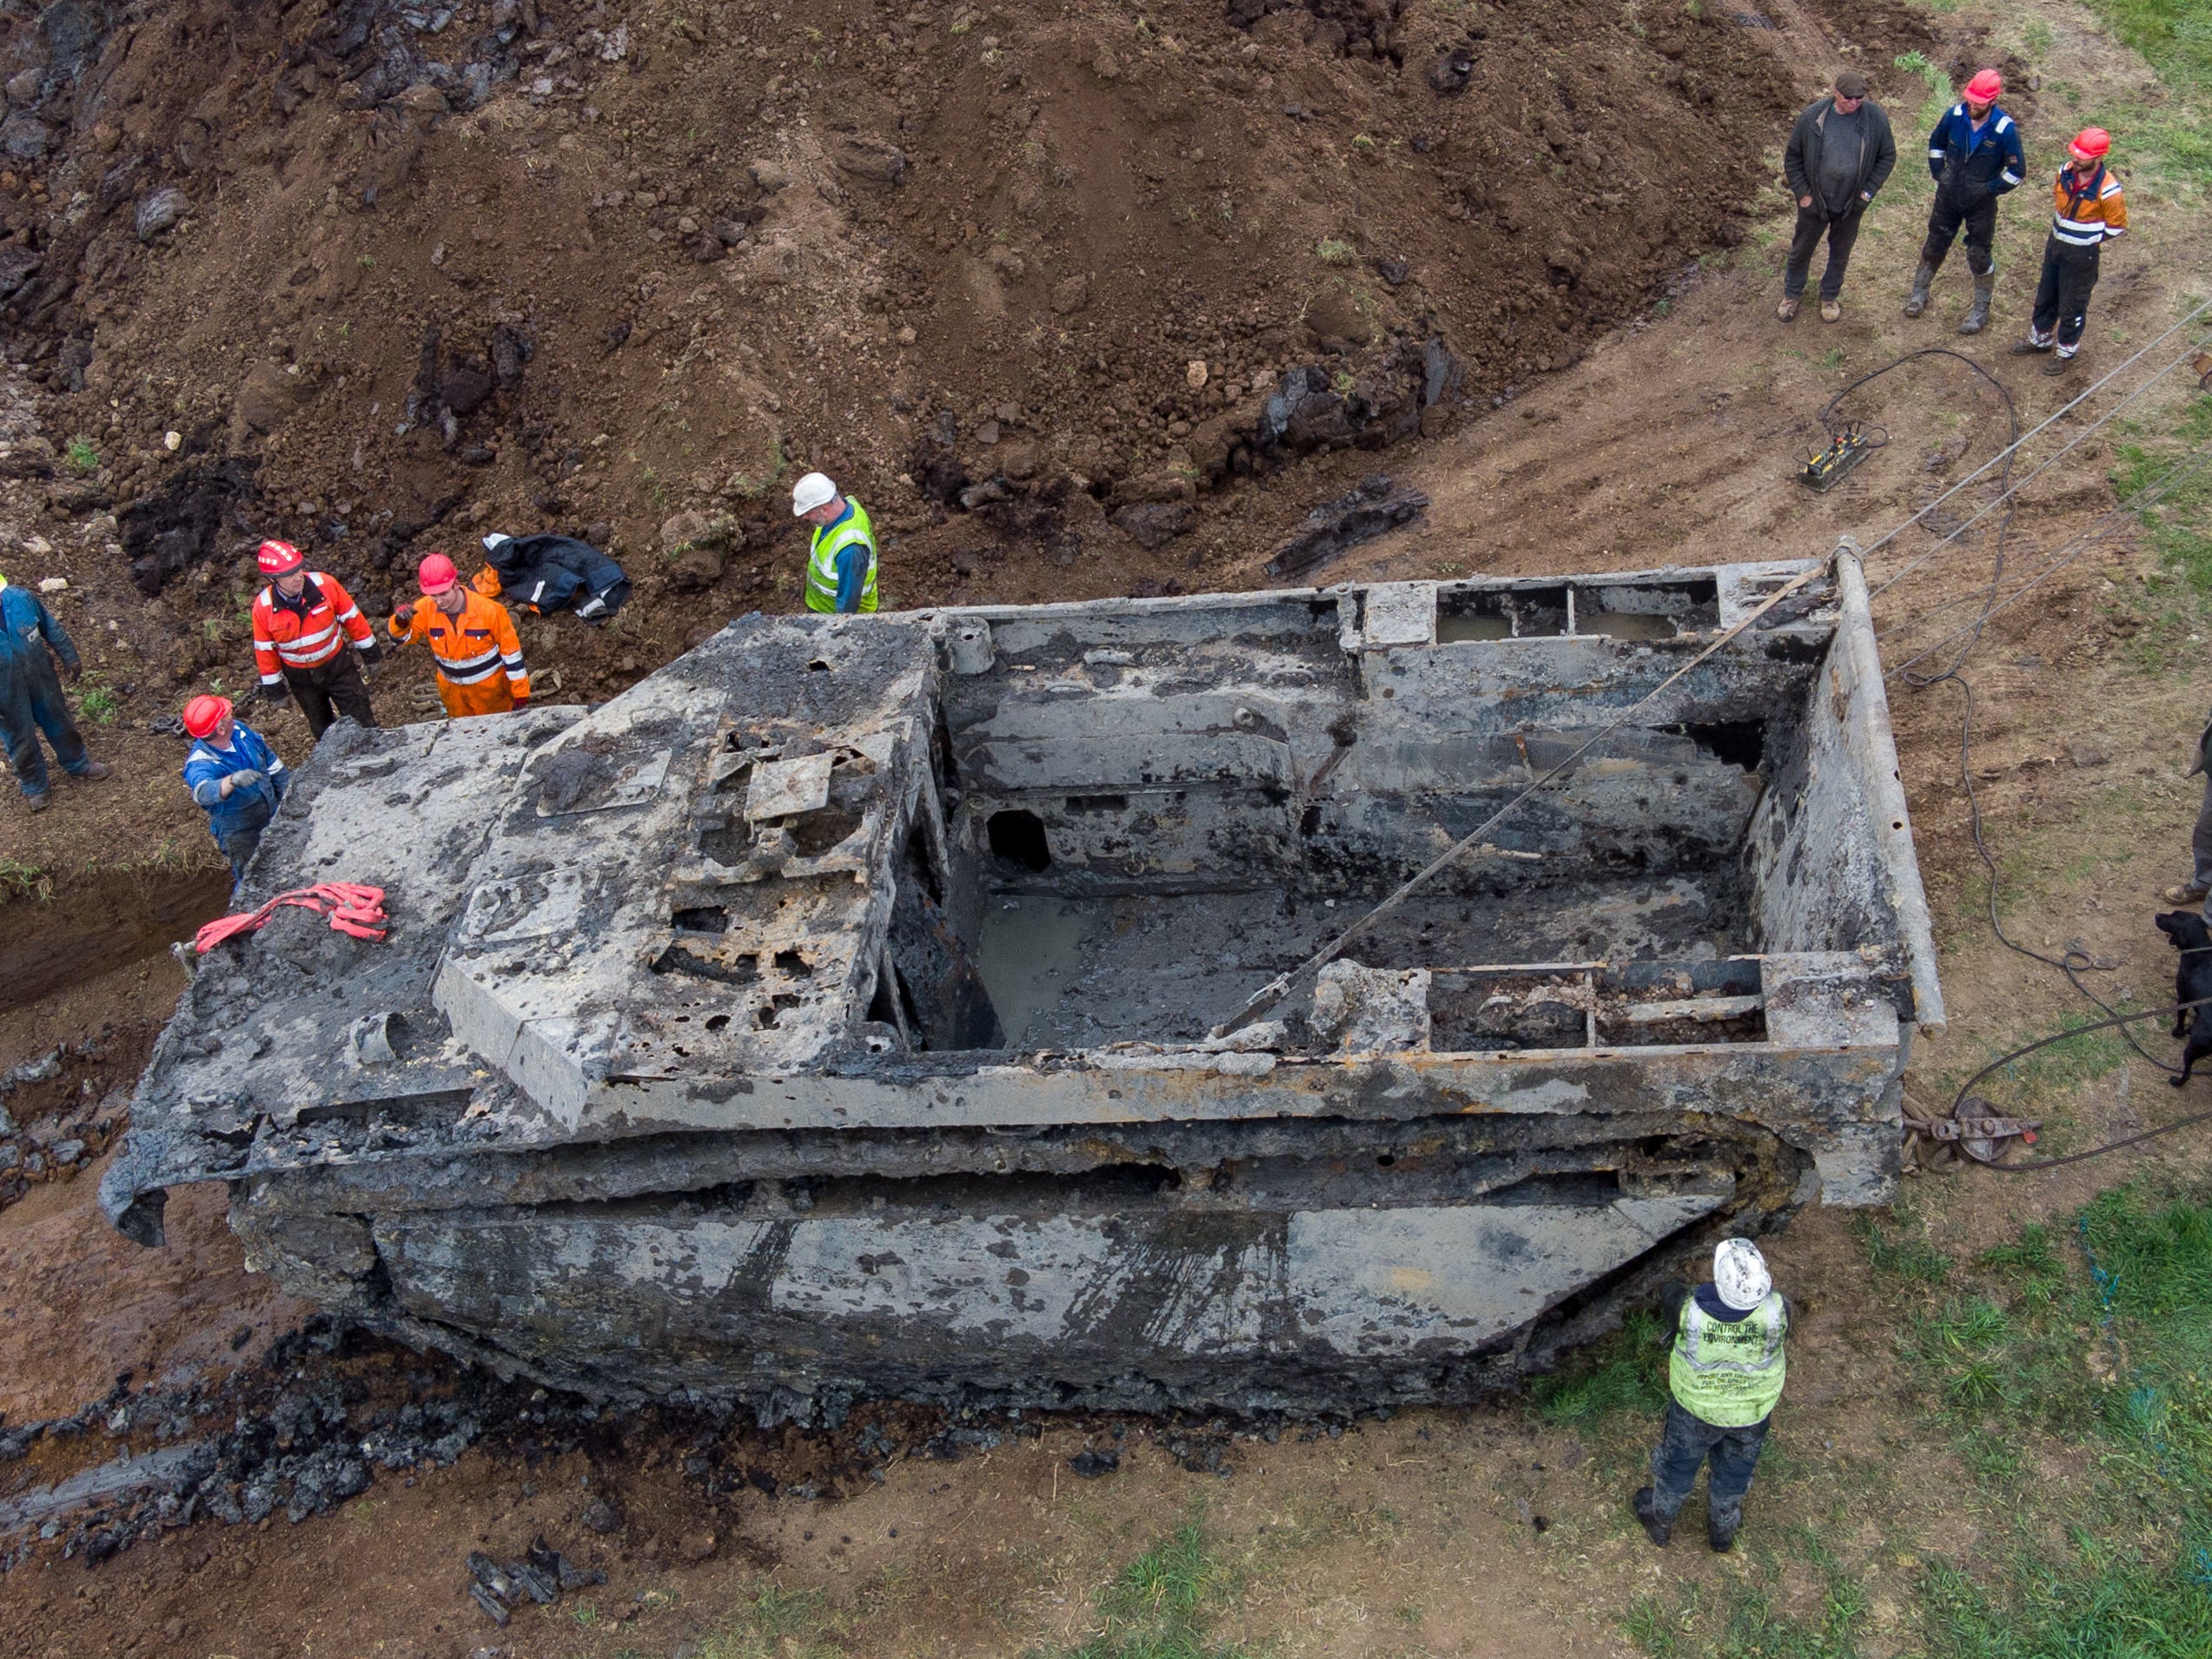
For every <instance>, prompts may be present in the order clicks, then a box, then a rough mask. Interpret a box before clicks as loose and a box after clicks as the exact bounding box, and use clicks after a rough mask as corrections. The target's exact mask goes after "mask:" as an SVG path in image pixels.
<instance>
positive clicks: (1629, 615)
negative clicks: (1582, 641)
mask: <svg viewBox="0 0 2212 1659" xmlns="http://www.w3.org/2000/svg"><path fill="white" fill-rule="evenodd" d="M1574 631H1575V632H1577V633H1579V634H1604V635H1606V636H1607V637H1608V638H1613V639H1672V638H1674V635H1675V626H1674V619H1673V618H1672V617H1659V616H1646V615H1644V614H1642V613H1641V612H1639V611H1581V610H1578V611H1576V612H1575V613H1574Z"/></svg>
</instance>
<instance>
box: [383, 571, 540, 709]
mask: <svg viewBox="0 0 2212 1659" xmlns="http://www.w3.org/2000/svg"><path fill="white" fill-rule="evenodd" d="M415 580H416V585H418V586H420V587H421V589H422V592H423V596H424V598H426V599H427V600H428V603H427V604H415V605H401V607H400V608H399V609H398V610H396V611H394V612H393V613H392V620H391V623H390V628H391V631H392V638H394V639H395V640H397V641H399V642H400V643H401V644H407V642H408V641H410V640H415V639H427V640H428V641H429V642H430V650H431V652H432V654H433V655H434V656H435V657H436V658H437V659H438V697H439V700H440V702H442V703H443V704H445V705H446V712H447V714H449V715H451V716H453V717H454V718H455V719H459V718H460V717H462V716H463V715H469V714H504V713H506V712H507V711H508V710H509V709H520V708H523V707H526V706H527V704H529V701H530V673H529V671H528V670H527V669H526V668H524V667H523V665H522V642H521V641H520V639H518V638H515V633H514V618H513V617H510V616H509V615H507V607H506V606H505V605H501V604H500V602H499V601H498V600H496V599H489V598H485V597H484V595H482V594H481V593H474V592H470V591H469V590H468V589H467V588H466V587H464V586H462V585H461V580H460V572H459V571H457V570H455V569H454V562H453V560H452V559H447V557H446V556H445V555H444V554H443V553H432V554H430V555H429V556H428V557H427V558H426V559H424V560H423V561H422V564H421V567H420V568H419V569H418V570H417V571H416V572H415Z"/></svg>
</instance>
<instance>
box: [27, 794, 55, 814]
mask: <svg viewBox="0 0 2212 1659" xmlns="http://www.w3.org/2000/svg"><path fill="white" fill-rule="evenodd" d="M53 804H54V803H53V800H52V798H51V797H50V796H48V794H47V793H46V791H45V790H39V791H38V793H37V794H36V795H26V796H23V810H24V811H26V812H43V811H45V810H46V809H47V808H48V807H50V806H51V805H53Z"/></svg>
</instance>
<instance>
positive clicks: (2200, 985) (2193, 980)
mask: <svg viewBox="0 0 2212 1659" xmlns="http://www.w3.org/2000/svg"><path fill="white" fill-rule="evenodd" d="M2154 920H2156V922H2157V923H2158V930H2159V932H2161V933H2162V934H2164V935H2166V936H2167V937H2168V938H2169V939H2170V940H2172V941H2173V942H2174V948H2175V949H2176V950H2178V951H2180V952H2181V953H2182V961H2181V965H2180V966H2179V967H2178V968H2175V970H2174V1001H2176V1002H2195V1003H2197V1004H2198V1005H2199V1006H2197V1007H2196V1008H2181V1009H2177V1010H2176V1013H2175V1015H2174V1034H2175V1035H2176V1036H2177V1037H2178V1036H2180V1035H2182V1034H2183V1033H2184V1032H2187V1033H2188V1034H2189V1046H2188V1047H2187V1048H2183V1049H2182V1074H2181V1075H2180V1076H2179V1077H2169V1078H2168V1079H2167V1080H2166V1081H2168V1082H2169V1083H2171V1084H2172V1085H2173V1086H2174V1087H2176V1088H2179V1087H2181V1086H2182V1084H2184V1083H2186V1082H2188V1081H2189V1074H2190V1073H2191V1072H2192V1071H2194V1070H2195V1069H2196V1062H2197V1061H2200V1060H2202V1059H2203V1058H2204V1057H2205V1056H2206V1055H2208V1054H2212V1005H2209V1004H2207V1003H2206V1002H2205V1001H2204V999H2206V998H2208V997H2212V928H2207V927H2206V926H2205V925H2204V918H2203V917H2202V916H2201V915H2197V914H2196V913H2195V911H2193V910H2169V911H2167V912H2166V914H2165V915H2162V916H2157V917H2155V918H2154ZM2192 1014H2194V1015H2195V1016H2196V1021H2195V1026H2194V1028H2192V1027H2191V1025H2190V1022H2189V1016H2190V1015H2192Z"/></svg>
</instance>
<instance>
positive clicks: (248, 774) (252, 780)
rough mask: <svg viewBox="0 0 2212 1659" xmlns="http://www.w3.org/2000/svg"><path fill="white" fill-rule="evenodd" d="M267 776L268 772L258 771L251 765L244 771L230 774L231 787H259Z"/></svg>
mask: <svg viewBox="0 0 2212 1659" xmlns="http://www.w3.org/2000/svg"><path fill="white" fill-rule="evenodd" d="M265 777H266V774H264V773H261V772H257V771H255V770H254V769H253V768H252V767H250V766H249V767H248V768H247V769H246V770H244V771H242V772H233V773H231V774H230V787H231V788H232V789H233V790H250V789H258V788H259V787H260V786H261V784H262V782H263V780H264V778H265Z"/></svg>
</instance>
